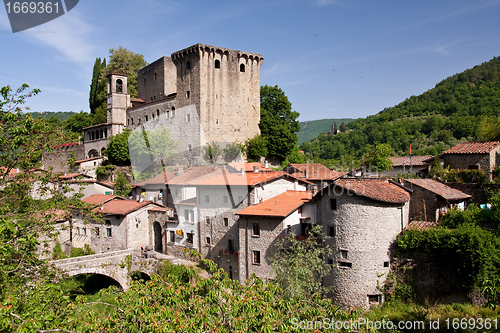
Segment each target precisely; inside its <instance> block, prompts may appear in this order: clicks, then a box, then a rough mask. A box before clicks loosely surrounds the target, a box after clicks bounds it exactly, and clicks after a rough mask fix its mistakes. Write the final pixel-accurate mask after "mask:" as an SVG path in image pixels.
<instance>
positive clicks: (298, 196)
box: [230, 190, 316, 283]
mask: <svg viewBox="0 0 500 333" xmlns="http://www.w3.org/2000/svg"><path fill="white" fill-rule="evenodd" d="M311 198H312V193H311V192H310V191H293V190H287V191H286V192H283V193H281V194H279V195H277V196H274V197H272V198H269V199H267V200H265V201H262V202H260V203H258V204H256V205H251V206H248V207H246V208H244V209H242V210H240V211H239V212H237V213H236V214H237V215H238V216H239V220H238V231H239V246H240V249H244V250H240V251H239V274H238V275H239V280H240V282H242V283H243V282H244V281H245V280H246V279H247V278H249V277H250V275H252V274H253V273H255V275H257V276H258V277H260V278H262V279H264V280H265V279H269V278H272V277H273V272H272V269H271V258H272V257H273V256H274V255H275V254H276V251H279V250H280V249H279V248H278V247H277V242H278V241H279V240H280V239H283V238H284V237H285V236H286V235H291V234H292V233H293V234H294V235H297V236H301V235H305V233H306V232H305V230H306V229H307V226H309V225H312V224H315V218H316V216H315V209H314V208H315V207H314V205H311V204H309V207H307V204H308V203H309V201H310V200H311ZM304 206H305V207H304ZM230 272H231V274H230V277H231V278H232V276H233V274H232V270H230Z"/></svg>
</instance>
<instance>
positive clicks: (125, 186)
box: [114, 169, 132, 197]
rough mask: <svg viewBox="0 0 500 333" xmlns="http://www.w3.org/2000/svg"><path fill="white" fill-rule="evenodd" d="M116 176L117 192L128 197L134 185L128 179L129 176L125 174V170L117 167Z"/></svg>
mask: <svg viewBox="0 0 500 333" xmlns="http://www.w3.org/2000/svg"><path fill="white" fill-rule="evenodd" d="M115 175H116V178H115V183H114V185H115V188H116V191H115V194H116V195H119V196H122V197H127V196H128V195H129V194H130V192H131V189H132V185H130V183H129V182H128V180H127V177H125V175H124V174H123V172H122V171H121V170H120V169H117V170H116V172H115Z"/></svg>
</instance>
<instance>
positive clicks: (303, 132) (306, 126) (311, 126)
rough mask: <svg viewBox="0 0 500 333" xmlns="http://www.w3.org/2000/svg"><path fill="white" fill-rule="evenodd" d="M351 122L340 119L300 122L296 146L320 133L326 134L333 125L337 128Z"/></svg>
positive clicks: (346, 119) (349, 119)
mask: <svg viewBox="0 0 500 333" xmlns="http://www.w3.org/2000/svg"><path fill="white" fill-rule="evenodd" d="M353 120H354V119H352V118H342V119H320V120H310V121H301V122H300V131H299V132H298V133H297V138H298V140H297V144H298V145H300V144H301V143H303V142H306V141H310V140H311V139H314V138H315V137H317V136H318V135H320V134H321V133H328V131H330V130H331V129H332V125H333V124H337V128H338V127H339V126H340V124H342V123H344V124H347V123H349V122H351V121H353Z"/></svg>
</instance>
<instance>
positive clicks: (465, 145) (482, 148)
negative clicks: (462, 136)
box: [443, 141, 500, 155]
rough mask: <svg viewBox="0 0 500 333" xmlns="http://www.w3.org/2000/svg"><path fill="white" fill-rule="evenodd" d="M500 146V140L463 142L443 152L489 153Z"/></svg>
mask: <svg viewBox="0 0 500 333" xmlns="http://www.w3.org/2000/svg"><path fill="white" fill-rule="evenodd" d="M498 146H500V141H487V142H462V143H459V144H458V145H456V146H455V147H453V148H450V149H448V150H447V151H445V152H444V153H443V155H446V154H488V153H490V152H491V151H492V150H493V149H495V148H497V147H498Z"/></svg>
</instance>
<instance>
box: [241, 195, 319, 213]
mask: <svg viewBox="0 0 500 333" xmlns="http://www.w3.org/2000/svg"><path fill="white" fill-rule="evenodd" d="M311 199H312V194H311V192H309V191H290V190H289V191H286V192H283V193H281V194H280V195H277V196H275V197H272V198H270V199H267V200H266V201H264V202H261V203H258V204H257V205H252V206H248V207H246V208H245V209H242V210H240V211H239V212H238V213H236V214H238V215H249V216H276V217H287V216H288V215H290V214H291V213H292V212H294V211H295V210H296V209H297V208H299V207H300V206H302V205H303V204H304V203H305V202H307V201H309V200H311Z"/></svg>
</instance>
